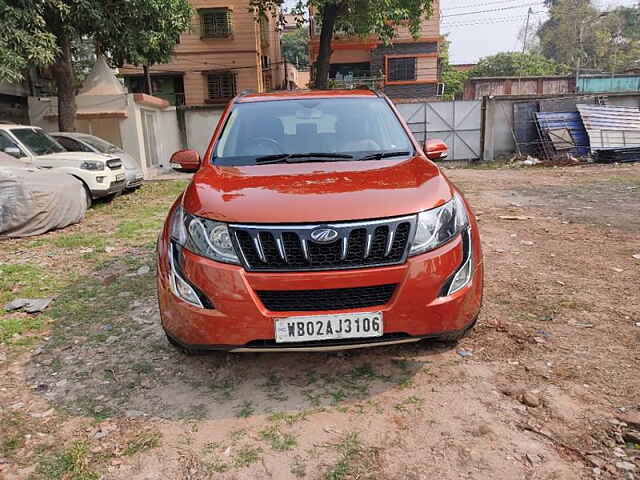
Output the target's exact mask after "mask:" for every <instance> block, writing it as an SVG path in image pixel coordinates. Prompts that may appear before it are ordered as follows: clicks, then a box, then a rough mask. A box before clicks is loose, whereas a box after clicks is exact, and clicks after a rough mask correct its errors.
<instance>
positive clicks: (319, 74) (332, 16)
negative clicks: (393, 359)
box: [314, 3, 338, 90]
mask: <svg viewBox="0 0 640 480" xmlns="http://www.w3.org/2000/svg"><path fill="white" fill-rule="evenodd" d="M337 17H338V4H337V3H329V4H327V5H325V7H324V9H323V10H322V31H321V32H320V49H319V51H318V58H317V60H316V71H315V74H316V77H315V81H314V86H315V88H317V89H321V90H322V89H326V88H327V87H328V85H329V65H330V64H331V54H332V53H333V52H332V50H331V38H332V37H333V29H334V27H335V24H336V18H337Z"/></svg>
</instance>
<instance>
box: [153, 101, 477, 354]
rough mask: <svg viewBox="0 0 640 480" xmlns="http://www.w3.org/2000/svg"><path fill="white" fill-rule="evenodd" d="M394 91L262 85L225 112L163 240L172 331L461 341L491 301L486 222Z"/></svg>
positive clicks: (193, 342)
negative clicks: (483, 241)
mask: <svg viewBox="0 0 640 480" xmlns="http://www.w3.org/2000/svg"><path fill="white" fill-rule="evenodd" d="M444 156H446V145H444V144H443V143H442V142H439V141H431V142H427V143H426V144H425V145H424V148H423V146H421V145H419V144H418V143H417V142H416V140H415V139H414V138H413V135H412V134H411V132H410V131H409V129H408V128H407V125H406V124H405V123H404V122H403V120H402V118H401V117H400V115H399V114H398V112H397V111H396V109H395V108H394V106H393V103H392V102H391V101H390V100H389V99H388V98H386V97H385V96H384V95H381V94H378V93H375V92H372V91H368V90H348V91H336V90H332V91H303V92H279V93H270V94H249V95H241V96H239V97H237V98H235V99H234V100H233V101H231V103H230V104H229V105H228V106H227V108H226V110H225V111H224V113H223V115H222V117H221V119H220V121H219V123H218V125H217V127H216V129H215V131H214V133H213V138H212V139H211V143H210V144H209V148H208V150H207V152H206V154H205V156H204V158H203V159H202V160H201V159H200V156H199V154H198V153H197V152H195V151H192V150H182V151H180V152H176V153H175V154H174V155H173V156H172V159H171V162H172V164H173V166H174V167H175V168H179V169H181V170H187V171H196V172H197V173H196V174H195V175H194V176H193V179H192V181H191V183H190V185H189V186H188V187H187V188H186V190H185V191H184V193H183V194H182V195H180V196H179V198H178V199H177V200H176V202H175V203H174V205H173V206H172V207H171V210H170V212H169V215H168V217H167V220H166V223H165V226H164V229H163V231H162V233H161V235H160V237H159V241H158V256H157V260H158V276H157V284H158V296H159V302H160V312H161V318H162V326H163V327H164V330H165V332H166V333H167V336H168V339H169V341H170V342H171V343H172V344H174V345H176V346H178V347H180V348H181V349H182V350H183V351H185V352H187V353H199V352H202V351H207V350H231V351H302V350H337V349H348V348H359V347H365V346H374V345H382V344H396V343H407V342H415V341H419V340H421V339H424V338H440V339H442V340H446V341H455V340H457V339H459V338H461V337H462V336H463V335H464V334H465V333H467V332H468V331H469V330H470V329H471V328H472V327H473V325H474V324H475V321H476V318H477V316H478V312H479V311H480V306H481V302H482V288H483V264H482V255H481V251H480V239H479V236H478V227H477V224H476V221H475V218H474V216H473V214H472V213H471V211H470V209H469V206H468V204H467V203H466V201H465V200H464V198H463V196H462V195H461V193H460V192H459V191H458V190H457V189H456V187H455V186H454V185H452V184H451V182H449V180H448V179H447V178H446V177H445V176H444V175H443V173H442V172H441V171H440V170H439V168H438V167H437V166H436V165H435V164H434V163H433V162H432V161H431V160H430V158H431V159H436V158H441V157H444Z"/></svg>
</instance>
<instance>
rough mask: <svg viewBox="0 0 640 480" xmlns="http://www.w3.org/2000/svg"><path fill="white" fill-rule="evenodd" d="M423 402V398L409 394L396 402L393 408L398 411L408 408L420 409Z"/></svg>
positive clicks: (404, 410)
mask: <svg viewBox="0 0 640 480" xmlns="http://www.w3.org/2000/svg"><path fill="white" fill-rule="evenodd" d="M423 403H424V399H423V398H420V397H416V396H413V395H412V396H410V397H408V398H406V399H404V400H402V401H401V402H398V403H396V404H395V405H394V406H393V408H395V409H396V410H398V411H400V412H406V411H408V410H409V409H412V408H413V409H414V410H422V404H423Z"/></svg>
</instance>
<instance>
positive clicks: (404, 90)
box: [310, 1, 442, 100]
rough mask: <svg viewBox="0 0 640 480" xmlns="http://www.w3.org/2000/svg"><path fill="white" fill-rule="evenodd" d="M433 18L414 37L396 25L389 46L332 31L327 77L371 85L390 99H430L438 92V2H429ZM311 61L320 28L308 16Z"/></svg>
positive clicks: (315, 49) (374, 38) (373, 40)
mask: <svg viewBox="0 0 640 480" xmlns="http://www.w3.org/2000/svg"><path fill="white" fill-rule="evenodd" d="M433 11H434V13H433V16H431V17H430V18H425V19H424V21H423V22H422V25H421V28H420V32H419V36H418V38H414V37H413V36H412V35H411V33H410V31H409V27H408V25H406V24H399V25H396V27H395V29H396V35H395V38H394V39H393V43H392V44H391V45H387V46H385V45H384V44H383V43H382V42H381V41H380V39H378V38H376V37H373V36H371V37H367V38H360V37H350V36H345V35H343V34H341V32H336V34H335V35H334V38H333V41H332V45H331V47H332V50H333V53H332V55H331V67H330V72H329V77H330V78H331V79H333V81H334V83H335V84H336V85H337V86H340V85H341V84H343V83H346V84H357V83H374V84H379V85H380V86H382V87H383V89H384V92H385V93H386V94H387V95H389V97H391V98H394V99H398V100H401V99H418V98H431V97H435V96H437V95H438V93H439V80H440V75H439V73H440V72H439V62H438V52H439V46H440V43H441V42H442V37H441V35H440V9H439V2H438V1H434V2H433ZM310 34H311V45H310V47H311V48H310V52H311V62H315V60H316V58H317V56H318V50H319V44H320V25H319V24H318V22H317V21H315V18H314V16H313V12H312V15H311V26H310Z"/></svg>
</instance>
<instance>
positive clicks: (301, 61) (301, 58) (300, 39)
mask: <svg viewBox="0 0 640 480" xmlns="http://www.w3.org/2000/svg"><path fill="white" fill-rule="evenodd" d="M308 45H309V30H308V29H306V28H299V29H297V30H296V31H294V32H288V33H285V34H284V35H282V39H281V40H280V46H281V48H282V56H283V57H284V58H285V60H286V61H287V62H289V63H292V64H294V65H298V66H300V67H308V66H309V50H308V48H307V47H308Z"/></svg>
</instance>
